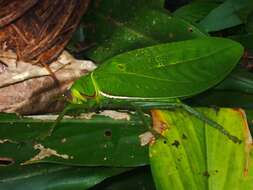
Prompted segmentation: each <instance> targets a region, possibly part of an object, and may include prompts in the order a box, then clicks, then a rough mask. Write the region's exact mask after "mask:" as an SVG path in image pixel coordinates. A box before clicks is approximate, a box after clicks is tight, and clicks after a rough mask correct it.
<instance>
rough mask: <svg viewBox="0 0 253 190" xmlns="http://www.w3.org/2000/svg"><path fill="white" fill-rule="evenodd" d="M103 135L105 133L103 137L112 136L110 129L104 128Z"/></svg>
mask: <svg viewBox="0 0 253 190" xmlns="http://www.w3.org/2000/svg"><path fill="white" fill-rule="evenodd" d="M104 135H105V137H112V131H111V130H106V131H105V133H104Z"/></svg>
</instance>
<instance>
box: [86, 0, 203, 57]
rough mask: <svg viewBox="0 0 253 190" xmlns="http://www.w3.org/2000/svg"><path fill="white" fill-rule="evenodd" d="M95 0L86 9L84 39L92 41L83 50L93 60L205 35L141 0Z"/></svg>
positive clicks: (190, 25)
mask: <svg viewBox="0 0 253 190" xmlns="http://www.w3.org/2000/svg"><path fill="white" fill-rule="evenodd" d="M97 2H99V1H94V5H96V6H93V7H92V8H91V9H90V14H88V15H87V16H86V17H85V20H84V22H85V23H88V24H87V25H88V27H87V30H88V32H87V41H89V42H90V43H91V44H94V43H95V44H96V46H95V47H94V48H92V49H91V50H90V51H88V52H86V56H88V57H89V58H90V59H92V60H94V61H96V62H103V61H104V60H106V59H108V58H111V57H113V56H115V55H117V54H119V53H122V52H125V51H129V50H133V49H137V48H141V47H146V46H150V45H155V44H159V43H161V42H171V41H181V40H186V39H192V38H197V37H200V36H204V35H206V34H204V33H203V32H202V31H200V30H199V29H198V28H196V27H195V26H193V25H192V24H189V23H188V22H186V21H184V20H182V19H180V18H177V17H174V16H173V15H170V14H169V12H168V11H166V10H164V9H161V8H155V7H154V6H153V7H151V6H146V4H148V3H143V1H140V2H142V3H137V2H139V1H133V0H132V1H130V2H129V1H127V0H121V1H118V0H114V1H111V0H103V1H101V2H100V3H97ZM126 10H127V11H126ZM123 12H124V14H122V13H123Z"/></svg>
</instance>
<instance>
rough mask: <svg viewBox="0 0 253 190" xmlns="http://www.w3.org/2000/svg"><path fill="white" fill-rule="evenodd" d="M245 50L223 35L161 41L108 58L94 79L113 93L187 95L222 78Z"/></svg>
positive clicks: (167, 96) (115, 94) (107, 91)
mask: <svg viewBox="0 0 253 190" xmlns="http://www.w3.org/2000/svg"><path fill="white" fill-rule="evenodd" d="M242 53H243V48H242V46H241V45H240V44H239V43H236V42H234V41H231V40H228V39H224V38H207V37H206V38H202V39H195V40H188V41H183V42H175V43H168V44H160V45H156V46H152V47H148V48H143V49H138V50H134V51H130V52H127V53H124V54H121V55H118V56H115V57H113V58H112V59H109V60H107V61H106V62H104V64H102V65H101V66H100V67H99V68H98V69H97V70H95V71H94V72H93V73H92V80H94V81H95V82H96V88H97V89H98V90H100V91H101V92H103V93H106V94H109V95H114V96H127V97H145V98H148V97H149V98H154V97H164V98H176V97H182V98H185V97H187V96H191V95H195V94H197V93H200V92H202V91H204V90H206V89H208V88H210V87H212V86H213V85H215V84H217V83H218V82H220V81H221V80H222V79H223V78H224V77H225V76H226V75H227V74H229V73H230V71H231V70H232V69H233V68H234V67H235V65H236V64H237V62H238V61H239V59H240V57H241V55H242ZM81 82H82V81H81ZM112 84H114V85H112ZM157 92H159V93H157Z"/></svg>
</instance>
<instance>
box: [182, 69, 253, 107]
mask: <svg viewBox="0 0 253 190" xmlns="http://www.w3.org/2000/svg"><path fill="white" fill-rule="evenodd" d="M186 102H187V104H191V105H197V106H210V105H213V106H221V107H242V108H253V104H252V103H253V74H252V73H251V72H249V71H247V70H246V69H243V68H240V67H239V66H238V67H237V68H236V69H234V70H233V71H232V73H230V74H229V75H228V77H226V79H225V80H223V81H222V82H221V83H220V84H219V85H217V86H216V87H215V88H213V89H211V90H209V91H207V92H204V93H203V94H199V95H197V96H194V97H193V98H191V99H189V100H187V101H186Z"/></svg>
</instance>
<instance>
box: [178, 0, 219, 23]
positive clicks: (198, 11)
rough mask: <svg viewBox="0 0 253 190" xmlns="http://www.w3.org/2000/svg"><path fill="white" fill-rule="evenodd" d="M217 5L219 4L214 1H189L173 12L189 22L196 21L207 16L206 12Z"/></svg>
mask: <svg viewBox="0 0 253 190" xmlns="http://www.w3.org/2000/svg"><path fill="white" fill-rule="evenodd" d="M218 5H219V4H218V3H215V2H201V1H200V2H198V1H197V2H191V3H189V4H187V5H185V6H183V7H181V8H179V9H177V10H176V11H175V12H174V13H173V14H174V15H175V16H178V17H181V18H183V19H185V20H187V21H189V22H191V23H196V22H199V21H200V20H201V19H203V18H204V17H205V16H207V14H208V13H209V12H210V11H211V10H213V9H214V8H216V7H217V6H218Z"/></svg>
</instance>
